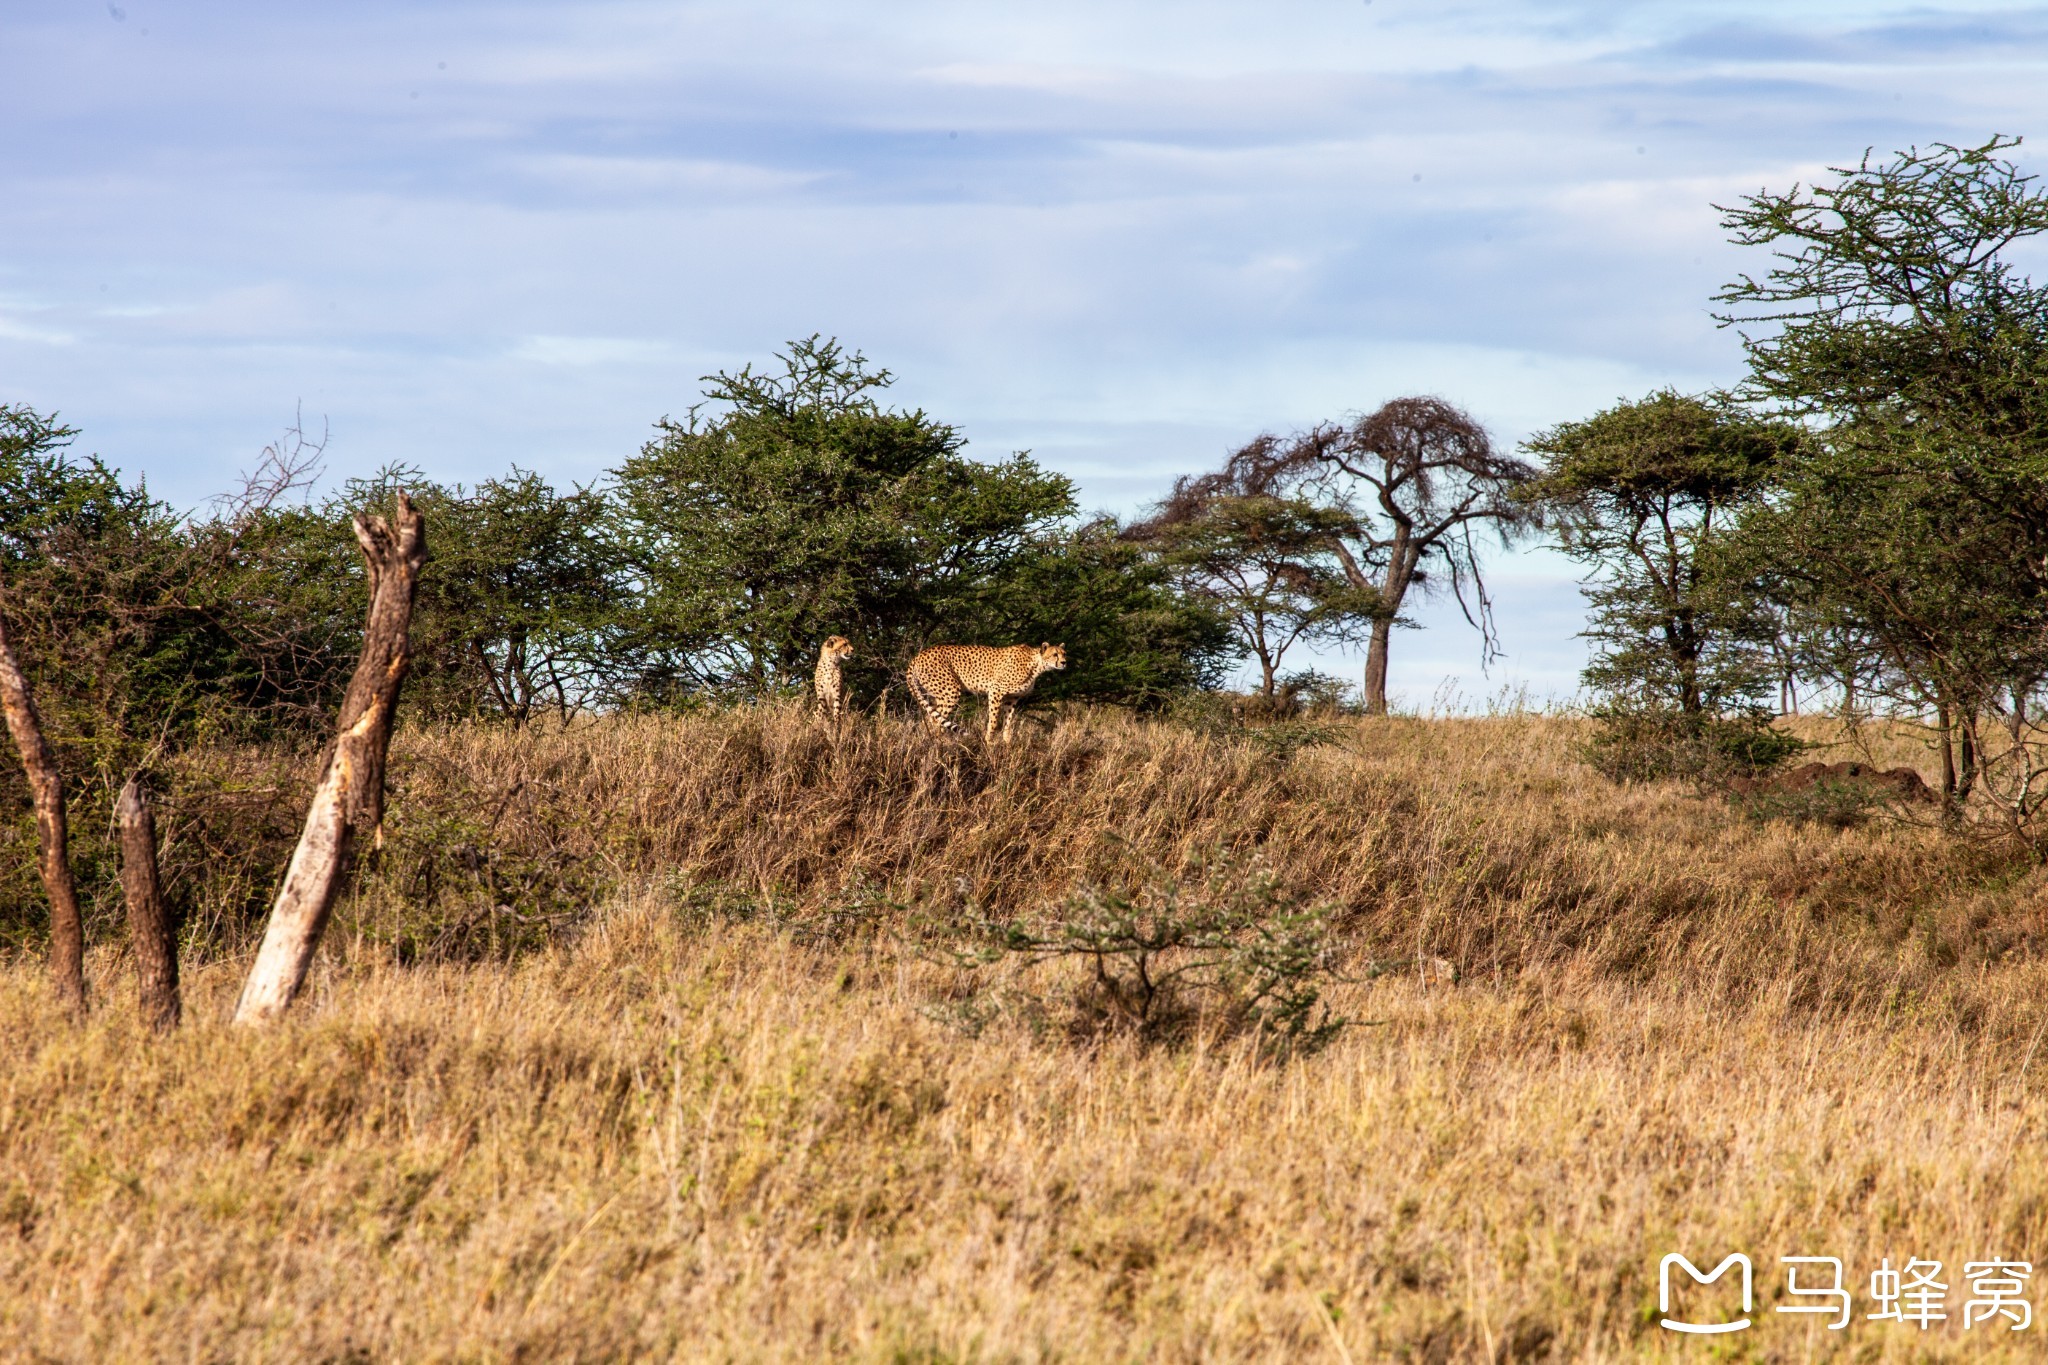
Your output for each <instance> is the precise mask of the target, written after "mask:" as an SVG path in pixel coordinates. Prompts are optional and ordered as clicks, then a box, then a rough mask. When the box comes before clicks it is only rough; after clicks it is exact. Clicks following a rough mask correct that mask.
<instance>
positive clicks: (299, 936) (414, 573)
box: [235, 493, 427, 1024]
mask: <svg viewBox="0 0 2048 1365" xmlns="http://www.w3.org/2000/svg"><path fill="white" fill-rule="evenodd" d="M394 520H395V521H396V523H397V524H396V526H395V527H394V526H393V525H392V523H391V522H387V521H385V520H384V518H382V517H371V516H360V515H359V516H357V517H356V540H357V542H358V543H360V544H361V545H362V547H363V562H364V564H365V565H367V566H368V569H369V578H370V618H369V624H368V625H367V626H366V627H365V628H364V630H363V656H362V658H361V659H359V660H358V661H357V663H356V672H355V677H354V678H352V679H351V680H350V681H349V685H348V695H347V696H345V697H344V698H343V699H342V703H341V721H340V725H339V727H338V728H339V734H338V735H337V737H336V739H335V742H334V748H333V750H332V751H331V752H330V753H329V754H328V758H327V765H326V768H325V769H324V770H323V772H322V774H321V777H320V785H319V786H318V787H317V788H315V789H314V792H313V804H312V807H311V809H309V810H308V811H307V812H306V827H305V830H304V832H302V833H301V834H300V835H299V846H298V847H297V848H296V849H294V850H293V852H292V860H291V865H290V866H289V867H287V868H286V869H285V874H284V885H283V886H281V887H279V888H278V892H277V903H276V904H275V905H273V906H272V907H271V911H270V924H269V927H268V928H267V929H265V931H264V934H263V946H262V947H261V948H260V949H258V950H257V953H256V965H255V966H254V967H253V968H251V969H250V972H249V980H248V982H247V983H246V984H244V985H243V987H242V999H241V1003H240V1004H238V1005H236V1006H235V1022H236V1023H238V1024H259V1023H264V1022H266V1021H268V1020H271V1019H274V1018H276V1017H277V1016H278V1015H279V1014H282V1013H283V1012H284V1010H285V1009H286V1007H288V1006H289V1005H290V1004H291V1002H292V999H293V997H294V996H296V995H297V994H298V993H299V987H300V985H301V984H302V983H303V982H304V981H305V979H306V969H307V968H308V967H309V966H311V965H312V962H313V950H314V949H316V948H318V947H319V946H320V934H321V932H322V931H323V930H324V929H326V927H327V916H328V913H329V912H330V911H332V910H333V908H334V899H335V896H336V895H337V894H339V893H340V891H341V880H342V878H343V877H344V876H346V875H347V873H348V864H349V857H350V855H351V854H352V853H353V852H354V849H355V840H356V837H357V836H358V835H359V834H362V833H366V832H368V831H370V830H374V829H375V828H376V827H377V826H378V824H380V823H381V822H382V820H383V818H384V757H385V753H386V751H387V750H388V749H389V747H390V744H391V722H392V718H393V714H394V712H395V711H396V709H397V706H398V685H399V683H401V682H403V681H404V679H405V669H406V665H407V663H408V662H410V652H409V651H410V642H409V636H408V632H409V631H410V629H411V626H412V598H413V589H414V588H415V587H417V586H418V583H419V573H420V565H422V564H424V563H425V562H426V558H427V541H426V533H425V529H424V527H423V526H422V525H421V520H420V514H419V513H418V512H417V511H416V510H414V508H413V505H412V500H411V499H409V498H407V497H406V496H405V494H403V493H400V494H399V495H398V513H397V516H396V517H395V519H394Z"/></svg>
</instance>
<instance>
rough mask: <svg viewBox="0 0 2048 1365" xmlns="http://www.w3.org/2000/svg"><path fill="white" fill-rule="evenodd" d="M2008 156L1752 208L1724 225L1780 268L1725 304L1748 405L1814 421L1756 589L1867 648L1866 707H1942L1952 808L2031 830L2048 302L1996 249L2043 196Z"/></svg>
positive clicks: (2044, 537) (1974, 150)
mask: <svg viewBox="0 0 2048 1365" xmlns="http://www.w3.org/2000/svg"><path fill="white" fill-rule="evenodd" d="M2018 145H2019V141H2018V139H2016V138H2007V137H1994V138H1992V139H1991V140H1989V141H1988V142H1986V143H1984V144H1982V145H1980V146H1976V147H1953V146H1948V145H1945V144H1944V145H1938V146H1936V147H1934V148H1932V149H1930V150H1926V151H1921V150H1918V149H1914V150H1909V151H1906V152H1902V153H1899V154H1897V155H1896V156H1894V157H1893V158H1892V159H1891V160H1889V161H1886V162H1883V163H1881V164H1875V163H1873V162H1872V160H1871V158H1870V157H1869V156H1867V155H1866V156H1865V158H1864V159H1863V160H1862V162H1860V163H1859V164H1858V165H1856V166H1854V167H1847V168H1837V169H1836V170H1835V171H1834V172H1833V174H1834V176H1835V177H1836V178H1835V180H1834V181H1833V183H1829V184H1817V185H1814V186H1811V187H1805V188H1802V187H1797V186H1795V187H1794V188H1793V189H1792V190H1790V191H1787V192H1783V193H1770V192H1766V193H1761V194H1757V195H1753V196H1750V197H1748V198H1746V199H1745V200H1743V201H1742V203H1740V204H1739V205H1737V206H1735V207H1733V208H1730V209H1726V210H1724V214H1725V217H1724V220H1723V221H1724V225H1725V226H1726V227H1728V228H1729V230H1730V231H1731V233H1732V235H1733V237H1734V240H1736V241H1737V242H1739V243H1741V244H1744V245H1750V246H1760V247H1767V248H1769V249H1770V251H1771V253H1772V262H1773V263H1772V266H1771V268H1770V269H1769V270H1768V272H1766V273H1765V274H1764V275H1763V276H1762V277H1761V278H1757V277H1751V276H1743V277H1742V278H1741V279H1739V280H1737V281H1736V282H1735V283H1733V284H1731V285H1729V286H1728V287H1727V288H1725V289H1724V290H1723V291H1722V292H1721V294H1720V295H1718V296H1717V297H1718V300H1719V301H1720V302H1721V303H1722V304H1723V305H1725V309H1726V311H1724V312H1723V313H1722V314H1721V315H1720V316H1721V319H1722V321H1723V322H1724V323H1726V324H1728V325H1732V326H1737V327H1740V328H1741V329H1742V336H1743V344H1744V347H1745V348H1746V351H1747V354H1748V358H1749V364H1750V377H1749V380H1748V383H1747V385H1746V386H1745V390H1744V394H1745V396H1746V397H1748V398H1750V399H1751V400H1753V401H1755V402H1756V403H1758V404H1760V405H1763V406H1765V407H1768V408H1770V409H1772V410H1775V411H1777V412H1779V413H1782V414H1784V415H1786V416H1789V417H1795V418H1799V419H1802V420H1804V421H1805V422H1806V423H1807V424H1808V425H1809V426H1810V427H1811V428H1812V429H1813V439H1812V440H1810V441H1808V442H1806V443H1804V444H1803V445H1802V446H1801V447H1800V448H1799V450H1798V452H1797V453H1796V455H1795V456H1794V457H1793V458H1791V459H1788V460H1787V461H1786V462H1785V463H1784V464H1783V466H1782V467H1781V469H1780V471H1779V475H1778V479H1777V482H1778V485H1779V486H1778V488H1777V489H1776V490H1775V491H1774V492H1773V493H1772V495H1771V496H1770V497H1768V498H1766V499H1764V500H1763V501H1762V502H1761V503H1760V504H1759V505H1758V506H1757V507H1756V508H1755V509H1753V510H1752V511H1751V512H1750V513H1748V514H1747V515H1746V516H1745V518H1744V527H1743V534H1742V536H1741V542H1742V549H1743V552H1744V554H1745V555H1746V556H1747V557H1748V560H1749V563H1750V565H1751V567H1752V570H1753V573H1754V575H1755V578H1756V581H1757V582H1758V584H1759V585H1760V587H1761V588H1762V589H1763V590H1764V591H1766V592H1767V593H1768V594H1769V595H1770V596H1771V597H1772V598H1773V599H1774V600H1775V601H1777V602H1778V603H1780V604H1781V605H1782V606H1783V607H1784V608H1785V609H1786V610H1787V612H1788V613H1789V614H1790V618H1791V619H1793V620H1795V621H1797V622H1799V623H1801V625H1802V627H1803V629H1805V630H1806V631H1808V632H1810V633H1811V634H1813V635H1815V636H1816V637H1821V638H1823V639H1824V641H1825V643H1826V645H1827V647H1828V648H1829V649H1832V650H1833V651H1835V652H1836V653H1837V654H1839V653H1840V652H1841V651H1842V650H1843V649H1844V648H1845V647H1853V648H1854V649H1856V650H1858V651H1860V652H1861V655H1862V657H1861V659H1859V660H1857V661H1855V663H1854V665H1853V666H1854V667H1855V668H1856V669H1858V670H1860V671H1861V672H1862V673H1863V674H1864V675H1865V676H1866V677H1867V685H1868V686H1869V687H1870V688H1871V689H1872V690H1874V691H1875V692H1876V693H1877V694H1878V695H1879V696H1880V697H1882V698H1886V699H1889V700H1890V701H1892V702H1893V703H1894V704H1896V705H1897V706H1899V707H1902V708H1904V709H1906V710H1909V711H1912V712H1915V713H1923V714H1924V713H1928V712H1931V713H1932V715H1933V717H1934V726H1935V732H1936V739H1937V743H1938V747H1939V749H1940V753H1941V759H1942V767H1943V776H1944V788H1945V790H1946V791H1947V793H1948V794H1949V796H1950V797H1951V798H1952V799H1954V800H1957V801H1961V800H1963V799H1966V798H1967V797H1968V796H1969V794H1970V792H1971V790H1972V788H1973V787H1974V786H1975V785H1976V784H1977V782H1978V780H1979V778H1980V776H1982V777H1983V778H1984V779H1985V780H1986V781H1987V782H1990V783H1991V784H1992V785H1993V786H1994V787H1997V788H1998V789H1999V790H1998V793H1997V794H1999V795H2000V798H2001V804H2002V805H2004V806H2005V808H2006V809H2007V810H2008V812H2009V813H2010V814H2011V815H2012V816H2013V818H2014V820H2015V821H2016V822H2020V823H2024V822H2025V821H2027V820H2028V819H2029V818H2030V817H2031V815H2032V813H2033V811H2034V810H2035V809H2036V808H2038V805H2039V802H2040V800H2041V793H2040V792H2039V790H2038V788H2039V787H2040V785H2041V784H2040V782H2039V781H2038V779H2037V777H2036V776H2035V771H2036V769H2037V768H2039V767H2040V762H2039V759H2038V757H2037V755H2036V754H2035V753H2034V752H2033V745H2032V743H2031V740H2030V738H2029V736H2030V730H2029V727H2028V726H2027V724H2026V721H2025V717H2026V714H2027V712H2028V709H2029V707H2030V705H2032V704H2033V702H2034V699H2035V698H2036V697H2037V695H2038V693H2039V692H2040V690H2041V688H2042V684H2043V681H2044V679H2048V291H2044V290H2043V289H2042V288H2040V287H2038V286H2036V285H2035V284H2033V283H2032V282H2031V281H2030V280H2028V279H2026V278H2025V277H2024V276H2022V275H2021V274H2020V273H2019V272H2018V271H2017V270H2016V268H2015V267H2014V266H2013V264H2012V263H2011V261H2010V260H2009V258H2008V253H2009V249H2010V248H2011V247H2012V246H2013V244H2014V243H2016V242H2019V241H2021V240H2023V239H2025V238H2027V237H2029V236H2033V235H2035V234H2038V233H2040V232H2042V231H2043V230H2044V229H2048V195H2044V194H2043V193H2042V192H2041V191H2040V190H2039V189H2038V188H2036V187H2035V185H2034V179H2033V177H2031V176H2028V175H2026V174H2024V173H2023V172H2022V171H2021V170H2020V169H2019V167H2018V166H2017V165H2016V164H2015V163H2014V162H2013V161H2012V160H2011V159H2010V158H2009V157H2008V156H2006V155H2005V153H2007V152H2009V151H2010V150H2012V149H2013V148H2015V147H2017V146H2018ZM1989 722H2001V723H1991V724H1987V723H1989ZM1999 730H2002V731H2003V732H2004V733H2005V734H2006V735H2007V736H2008V740H2007V742H2006V743H2005V744H2004V745H2003V746H2002V751H2001V752H2000V753H1999V754H1998V755H1997V756H1996V757H1995V758H1994V757H1993V756H1992V755H1990V754H1989V753H1988V752H1987V750H1986V743H1987V740H1988V739H1989V738H1990V733H1989V732H1990V731H1999Z"/></svg>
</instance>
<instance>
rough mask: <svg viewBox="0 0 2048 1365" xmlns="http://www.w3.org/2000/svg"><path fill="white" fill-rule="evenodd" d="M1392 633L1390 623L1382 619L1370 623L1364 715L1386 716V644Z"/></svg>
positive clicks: (1392, 627)
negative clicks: (1370, 634) (1370, 640)
mask: <svg viewBox="0 0 2048 1365" xmlns="http://www.w3.org/2000/svg"><path fill="white" fill-rule="evenodd" d="M1393 631H1394V623H1393V622H1392V621H1388V620H1384V619H1382V620H1378V621H1375V622H1373V623H1372V643H1371V644H1369V645H1368V646H1367V647H1366V651H1365V714H1367V715H1368V716H1384V715H1385V714H1387V644H1388V637H1389V636H1391V635H1392V634H1393Z"/></svg>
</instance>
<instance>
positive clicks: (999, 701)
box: [983, 692, 1009, 744]
mask: <svg viewBox="0 0 2048 1365" xmlns="http://www.w3.org/2000/svg"><path fill="white" fill-rule="evenodd" d="M1007 700H1008V698H1006V697H1004V696H1003V695H1002V694H1001V693H1000V692H991V693H989V694H988V730H987V732H986V733H985V734H984V735H983V739H984V740H985V741H986V742H988V743H990V744H993V743H995V742H996V733H997V732H998V731H1003V737H1004V738H1005V739H1007V738H1008V737H1009V734H1008V731H1004V730H1003V708H1004V703H1005V702H1006V701H1007Z"/></svg>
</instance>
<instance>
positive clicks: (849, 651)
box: [811, 635, 853, 728]
mask: <svg viewBox="0 0 2048 1365" xmlns="http://www.w3.org/2000/svg"><path fill="white" fill-rule="evenodd" d="M852 657H853V643H852V642H851V641H850V640H848V639H847V638H846V637H845V636H844V635H835V636H833V637H832V638H831V639H829V640H827V641H826V642H825V643H824V646H823V647H822V648H820V649H819V650H818V667H817V668H816V669H815V670H814V671H813V672H812V673H811V686H812V687H813V688H814V689H816V691H817V694H818V710H819V712H820V713H821V714H822V715H823V716H824V717H825V719H826V720H828V721H830V722H831V723H832V725H833V726H834V727H835V728H836V727H837V726H838V725H839V723H840V722H841V721H842V720H844V719H845V718H846V679H845V678H844V677H843V676H841V674H840V669H841V668H842V667H843V666H844V665H845V663H846V661H847V660H848V659H851V658H852Z"/></svg>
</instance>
